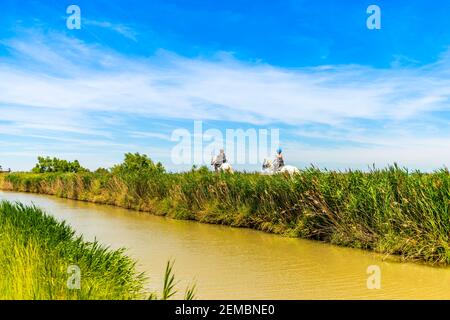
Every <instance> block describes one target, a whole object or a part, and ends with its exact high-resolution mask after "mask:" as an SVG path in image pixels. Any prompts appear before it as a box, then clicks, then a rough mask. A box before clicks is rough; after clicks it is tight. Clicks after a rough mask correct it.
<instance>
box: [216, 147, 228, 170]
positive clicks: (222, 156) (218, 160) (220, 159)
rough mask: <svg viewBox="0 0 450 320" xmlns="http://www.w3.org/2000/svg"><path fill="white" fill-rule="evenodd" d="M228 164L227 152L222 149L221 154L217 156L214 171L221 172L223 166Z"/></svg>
mask: <svg viewBox="0 0 450 320" xmlns="http://www.w3.org/2000/svg"><path fill="white" fill-rule="evenodd" d="M226 162H227V157H226V156H225V151H224V150H223V149H220V152H219V154H218V155H217V157H216V159H215V160H214V162H213V163H214V171H216V172H217V171H219V168H220V166H221V165H222V164H224V163H226Z"/></svg>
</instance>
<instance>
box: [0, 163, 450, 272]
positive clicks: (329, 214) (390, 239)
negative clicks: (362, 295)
mask: <svg viewBox="0 0 450 320" xmlns="http://www.w3.org/2000/svg"><path fill="white" fill-rule="evenodd" d="M113 172H114V173H110V172H104V171H102V172H98V173H77V174H75V173H68V174H56V173H55V174H51V173H49V174H30V173H15V174H7V175H3V177H1V178H0V185H3V188H4V189H9V190H16V191H25V192H37V193H45V194H54V195H57V196H59V197H66V198H71V199H78V200H85V201H92V202H97V203H106V204H112V205H117V206H121V207H125V208H130V209H135V210H142V211H148V212H151V213H154V214H158V215H167V216H170V217H174V218H178V219H193V220H198V221H201V222H207V223H216V224H225V225H231V226H237V227H249V228H254V229H259V230H263V231H267V232H273V233H279V234H285V235H288V236H294V237H301V238H308V239H316V240H321V241H326V242H331V243H334V244H339V245H344V246H350V247H356V248H363V249H368V250H374V251H377V252H382V253H388V254H398V255H400V256H401V257H402V258H403V259H405V260H421V261H427V262H430V263H445V264H448V263H450V245H449V235H450V219H449V212H450V174H449V171H448V170H447V169H441V170H437V171H435V172H433V173H422V172H419V171H413V172H410V171H408V170H407V169H405V168H400V167H398V166H396V165H394V166H390V167H388V168H384V169H372V170H371V171H369V172H364V171H358V170H348V171H345V172H336V171H328V170H318V169H316V168H308V169H306V170H303V171H301V173H300V174H298V175H295V176H292V177H289V176H283V175H276V176H265V175H260V174H257V173H240V172H237V173H235V174H226V173H221V174H215V173H213V172H210V171H208V170H207V169H206V168H204V167H202V168H200V169H193V170H191V171H188V172H184V173H165V172H163V171H161V170H152V169H142V170H130V171H127V170H122V171H113ZM2 179H3V182H2Z"/></svg>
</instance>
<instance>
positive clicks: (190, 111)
mask: <svg viewBox="0 0 450 320" xmlns="http://www.w3.org/2000/svg"><path fill="white" fill-rule="evenodd" d="M90 23H91V25H97V26H99V27H105V28H111V29H114V30H115V31H117V32H119V33H121V31H122V32H123V35H125V34H126V33H127V31H126V30H127V29H126V28H125V29H123V28H119V25H114V24H111V23H107V22H92V21H91V22H90ZM0 45H2V46H3V47H5V48H6V49H7V50H9V52H10V53H11V55H10V56H9V57H4V58H0V79H1V81H0V108H1V109H4V110H6V109H7V108H9V110H10V111H11V109H13V110H14V109H16V110H18V112H17V113H14V112H13V113H14V114H15V116H14V117H12V118H11V116H9V118H8V116H5V117H6V118H5V119H9V121H11V123H12V124H15V125H14V129H13V128H11V130H18V129H21V128H28V129H47V130H48V131H73V132H78V133H86V134H91V135H99V136H101V135H104V136H105V137H107V136H108V134H107V131H108V128H111V126H110V125H108V124H107V123H106V122H100V123H96V124H94V123H90V122H89V121H88V120H86V119H88V117H89V114H90V113H98V112H101V113H103V114H112V113H114V114H115V115H117V114H125V115H136V116H145V117H154V118H158V119H187V120H189V119H203V120H217V121H229V122H234V123H246V124H254V125H261V124H276V125H278V126H286V128H288V127H297V128H299V130H298V131H297V133H296V134H293V135H291V136H290V137H289V138H290V139H291V140H295V139H296V137H297V138H298V137H307V138H311V136H312V135H313V136H315V137H316V138H320V139H330V138H331V139H334V140H340V141H353V142H358V143H360V144H361V146H359V147H358V148H360V149H358V150H356V149H352V150H353V151H352V152H353V155H352V157H354V158H359V159H360V162H361V163H363V162H364V163H366V162H369V163H372V162H373V161H372V160H371V159H374V160H377V161H381V160H382V159H384V160H386V161H388V160H389V161H390V160H391V159H392V157H391V156H385V157H384V156H383V154H386V155H387V153H385V152H384V151H387V150H391V149H392V148H398V149H397V150H402V149H401V148H402V147H404V146H405V145H407V146H410V150H409V151H408V152H406V153H402V152H400V151H398V152H394V153H391V154H395V156H398V157H399V159H398V161H401V160H402V159H407V157H410V156H411V157H413V158H414V159H417V161H418V162H417V164H419V165H421V164H423V163H426V162H427V161H429V160H430V159H433V157H437V156H438V155H439V156H444V158H441V159H442V160H441V161H442V162H443V163H448V162H450V155H449V154H448V153H446V154H442V152H441V153H440V154H439V153H438V152H439V150H442V149H444V148H447V149H449V146H450V145H449V141H450V140H449V138H450V132H449V126H448V124H449V117H448V114H447V115H446V116H444V117H442V112H444V113H445V112H449V110H450V108H449V102H450V76H449V74H450V73H449V70H450V58H449V56H448V55H443V56H442V58H441V59H440V60H439V61H437V62H436V63H434V64H430V65H427V66H425V67H420V68H419V67H411V66H410V67H395V68H392V69H375V68H371V67H367V66H360V65H337V66H320V67H314V68H300V69H285V68H280V67H276V66H271V65H268V64H264V63H246V62H242V61H238V60H236V59H235V58H234V57H233V56H232V55H229V54H226V53H225V54H218V55H217V56H215V57H212V58H211V59H201V58H186V57H182V56H179V55H176V54H174V53H170V52H166V51H162V50H161V51H160V52H158V54H156V55H155V56H153V57H149V58H136V57H133V58H131V57H128V56H125V55H122V54H120V53H117V52H114V51H112V50H110V49H108V48H103V47H99V46H93V45H88V44H86V43H83V42H81V41H79V40H76V39H72V38H68V37H66V36H63V35H59V34H51V35H47V37H42V36H40V35H34V36H30V35H28V36H27V37H24V38H16V39H13V40H5V41H2V42H1V44H0ZM20 110H22V111H20ZM24 110H25V111H24ZM30 114H35V115H37V117H36V118H35V119H34V120H33V118H32V117H31V119H30V117H29V115H30ZM42 118H45V119H42ZM84 120H86V121H84ZM366 122H370V123H376V124H377V125H376V126H375V127H371V128H370V129H368V128H367V127H366V126H365V123H366ZM74 123H76V125H74ZM380 123H381V124H382V126H379V124H380ZM412 123H415V124H416V125H415V126H412V125H411V124H412ZM308 125H314V126H317V128H316V129H315V130H316V131H314V130H311V131H309V129H305V128H307V126H308ZM445 125H447V126H445ZM96 127H101V128H102V129H98V128H96ZM418 127H419V128H422V129H423V128H426V130H425V131H424V132H422V133H421V132H418V131H417V128H418ZM302 128H303V129H302ZM398 128H401V129H402V130H401V132H400V131H399V130H398ZM127 132H128V134H131V137H135V138H137V137H153V138H157V139H160V140H169V139H168V137H169V135H166V134H163V133H155V132H142V131H131V133H130V131H129V130H127ZM368 134H369V136H368ZM282 135H283V132H282ZM399 136H401V139H398V137H399ZM436 137H439V138H436ZM418 141H419V142H420V143H421V144H423V145H428V147H429V146H433V149H432V150H429V151H431V153H429V152H428V154H421V155H420V156H418V155H413V153H414V150H417V152H424V151H426V150H428V149H426V148H425V149H423V148H421V147H420V146H417V142H418ZM430 142H432V144H430ZM412 146H415V147H412ZM304 147H305V146H304ZM305 148H306V147H305ZM309 148H310V150H315V151H310V153H309V154H310V155H311V160H314V159H313V158H314V157H318V158H316V159H319V160H324V161H326V159H334V160H335V159H339V158H340V156H341V157H342V159H345V157H349V154H348V152H349V150H348V148H347V149H346V148H334V149H333V150H330V149H326V148H322V149H320V150H318V149H317V148H313V149H311V146H310V147H309ZM383 148H384V149H383ZM359 150H360V151H359ZM364 150H365V152H366V153H364ZM383 150H384V151H383ZM167 153H170V150H167ZM303 154H304V153H303ZM339 155H340V156H339ZM364 155H365V156H364ZM371 155H372V156H371ZM311 162H314V161H311ZM429 162H430V161H429ZM430 163H431V162H430ZM433 163H434V162H433Z"/></svg>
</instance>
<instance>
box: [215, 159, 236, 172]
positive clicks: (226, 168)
mask: <svg viewBox="0 0 450 320" xmlns="http://www.w3.org/2000/svg"><path fill="white" fill-rule="evenodd" d="M215 164H216V160H214V158H211V165H212V166H214V165H215ZM219 171H222V172H228V173H233V172H234V171H233V167H232V166H231V164H229V163H228V162H225V163H222V164H221V165H220V166H219Z"/></svg>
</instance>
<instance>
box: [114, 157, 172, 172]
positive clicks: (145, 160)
mask: <svg viewBox="0 0 450 320" xmlns="http://www.w3.org/2000/svg"><path fill="white" fill-rule="evenodd" d="M143 171H152V172H158V173H163V172H165V169H164V167H163V165H162V164H161V163H160V162H157V163H156V164H155V163H154V162H153V161H152V159H150V158H149V157H148V156H147V155H145V154H140V153H138V152H137V153H126V154H125V159H124V160H123V162H122V163H121V164H119V165H116V166H114V167H113V168H112V172H113V173H128V172H143Z"/></svg>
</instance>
